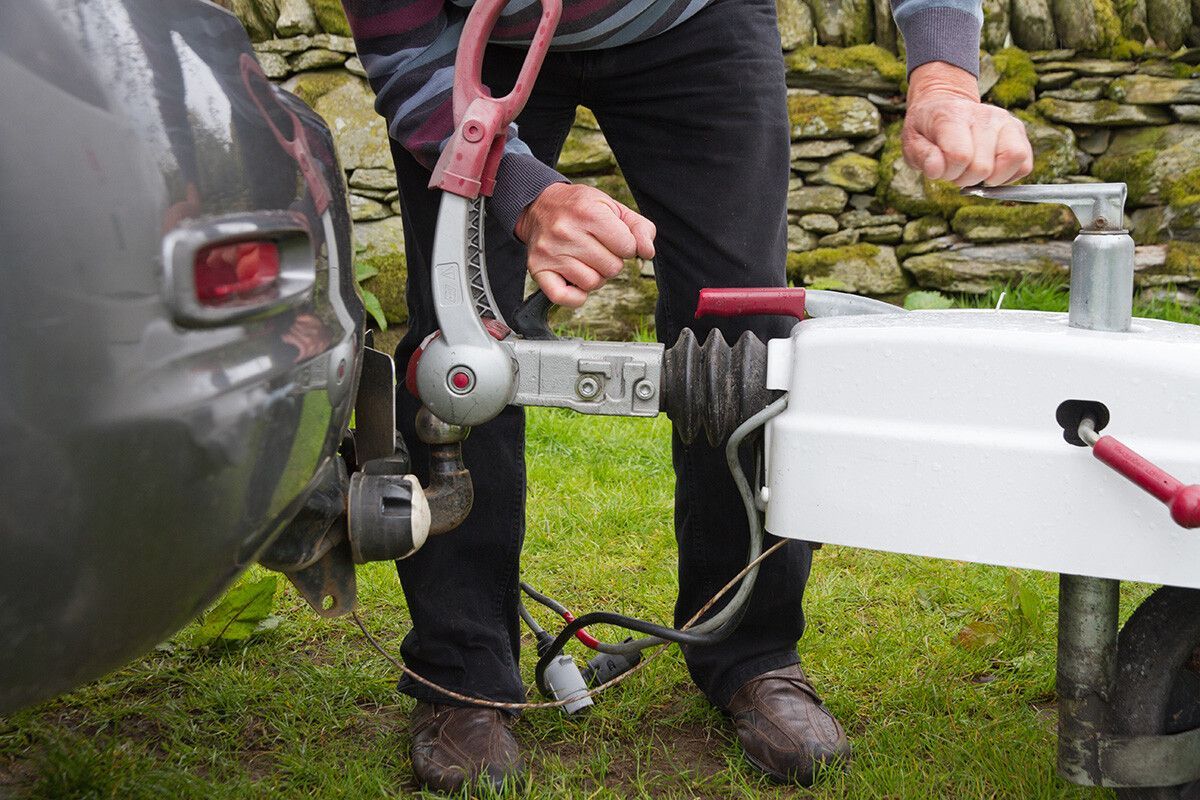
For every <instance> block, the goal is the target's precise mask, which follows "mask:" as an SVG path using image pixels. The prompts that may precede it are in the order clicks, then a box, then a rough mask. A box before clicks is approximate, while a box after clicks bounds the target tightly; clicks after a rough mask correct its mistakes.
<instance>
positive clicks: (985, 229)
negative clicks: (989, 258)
mask: <svg viewBox="0 0 1200 800" xmlns="http://www.w3.org/2000/svg"><path fill="white" fill-rule="evenodd" d="M1074 219H1075V218H1074V216H1073V215H1072V214H1071V212H1070V211H1069V210H1068V209H1067V208H1066V207H1064V206H1060V205H1052V204H1033V205H1029V204H1018V205H1012V206H1000V205H986V206H983V205H980V206H966V207H963V208H960V209H959V210H958V212H957V213H956V214H955V215H954V219H953V220H951V223H950V224H951V226H952V227H953V228H954V232H955V233H957V234H959V235H961V236H963V237H965V238H967V239H969V240H971V241H975V242H1000V241H1009V240H1012V239H1029V238H1034V237H1042V236H1061V235H1062V234H1064V233H1067V232H1068V231H1070V232H1074V230H1075V229H1077V228H1078V226H1077V225H1075V224H1073V223H1074Z"/></svg>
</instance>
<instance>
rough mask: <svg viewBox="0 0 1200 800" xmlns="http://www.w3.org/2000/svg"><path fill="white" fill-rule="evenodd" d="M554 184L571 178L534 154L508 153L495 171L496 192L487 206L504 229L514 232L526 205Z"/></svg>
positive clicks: (566, 181) (565, 181)
mask: <svg viewBox="0 0 1200 800" xmlns="http://www.w3.org/2000/svg"><path fill="white" fill-rule="evenodd" d="M552 183H570V181H568V180H567V179H566V178H565V177H563V176H562V175H560V174H559V173H558V171H557V170H555V169H553V168H552V167H548V166H546V165H545V164H543V163H542V162H541V161H538V160H537V159H536V158H534V157H533V156H531V155H525V154H524V153H505V154H504V155H503V156H502V157H501V158H500V166H499V168H498V169H497V170H496V191H495V193H494V194H493V195H492V199H491V202H490V203H489V204H488V208H489V209H490V210H491V213H492V216H493V217H495V218H496V221H497V222H499V223H500V224H501V225H503V226H504V230H506V231H510V232H511V231H512V230H513V229H514V228H515V227H517V217H519V216H521V212H522V211H524V210H525V208H526V206H528V205H529V204H530V203H532V202H533V201H534V200H535V199H537V196H538V195H539V194H541V193H542V190H543V189H545V188H546V187H547V186H549V185H550V184H552Z"/></svg>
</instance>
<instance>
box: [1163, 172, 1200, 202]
mask: <svg viewBox="0 0 1200 800" xmlns="http://www.w3.org/2000/svg"><path fill="white" fill-rule="evenodd" d="M1163 184H1164V185H1163V195H1164V196H1165V197H1166V199H1167V205H1168V206H1170V207H1171V208H1173V209H1183V208H1187V207H1190V206H1194V205H1196V204H1197V203H1200V168H1197V169H1193V170H1190V171H1188V172H1185V173H1184V174H1183V175H1180V176H1179V177H1178V178H1167V179H1166V180H1165V181H1163Z"/></svg>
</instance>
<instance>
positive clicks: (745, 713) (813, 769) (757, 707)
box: [727, 664, 850, 786]
mask: <svg viewBox="0 0 1200 800" xmlns="http://www.w3.org/2000/svg"><path fill="white" fill-rule="evenodd" d="M727 710H728V711H729V714H730V715H731V716H732V717H733V724H734V727H735V728H736V729H737V736H738V741H740V742H741V743H742V749H743V750H744V751H745V752H746V758H747V759H748V760H749V761H750V763H751V764H753V765H754V766H756V767H758V768H759V769H760V770H762V771H763V772H765V773H766V774H767V775H768V776H770V777H771V778H774V779H775V780H777V781H784V782H794V783H798V784H800V785H801V786H812V784H813V780H814V779H815V777H816V773H817V772H818V771H819V770H820V769H821V768H823V767H826V766H831V765H842V766H844V765H845V764H846V763H848V762H849V761H850V742H849V741H848V740H847V739H846V732H845V731H844V730H842V726H841V725H840V724H839V723H838V721H837V720H836V719H834V716H833V714H831V713H830V712H829V709H827V708H826V707H825V706H824V704H822V703H821V698H819V697H817V693H816V692H815V691H814V690H813V688H812V684H810V683H809V682H808V678H807V677H805V675H804V670H802V669H800V665H799V664H794V665H792V666H790V667H783V668H782V669H777V670H773V671H771V672H766V673H764V674H762V675H759V676H758V677H756V678H751V679H750V680H748V681H747V682H746V683H745V684H744V685H743V686H742V688H740V689H738V690H737V692H735V693H734V695H733V699H732V700H730V701H729V708H728V709H727Z"/></svg>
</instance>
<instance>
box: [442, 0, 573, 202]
mask: <svg viewBox="0 0 1200 800" xmlns="http://www.w3.org/2000/svg"><path fill="white" fill-rule="evenodd" d="M507 2H508V0H478V1H477V2H476V3H475V5H474V7H473V8H472V9H471V13H470V14H468V15H467V21H466V23H464V24H463V31H462V36H461V37H459V42H458V54H457V55H456V56H455V59H454V95H453V97H454V101H453V105H454V125H455V130H454V135H453V136H451V137H450V141H449V142H447V144H446V147H445V149H443V150H442V155H441V157H440V158H439V159H438V162H437V165H436V166H435V167H434V169H433V177H432V179H431V180H430V182H429V186H430V188H437V189H441V190H442V191H445V192H451V193H453V194H457V195H460V196H462V197H468V198H475V197H478V196H479V195H481V194H482V195H484V196H489V195H491V193H492V190H493V189H494V188H495V185H496V169H497V168H498V167H499V166H500V157H501V156H502V155H503V154H504V142H505V131H506V129H507V128H508V124H509V123H510V122H512V121H513V120H514V119H516V118H517V115H518V114H520V113H521V109H522V108H524V107H525V102H526V101H527V100H529V93H530V91H532V90H533V84H534V82H535V81H536V80H537V74H538V70H540V69H541V68H542V61H543V60H545V58H546V51H547V50H549V49H550V40H551V39H552V38H553V37H554V29H555V28H556V27H558V18H559V16H560V15H561V14H562V0H541V4H542V17H541V19H540V20H539V21H538V26H537V30H535V31H534V33H533V40H532V41H531V42H530V44H529V52H528V53H527V54H526V55H525V61H524V63H522V64H521V71H520V73H519V74H518V75H517V80H516V83H514V84H513V88H512V91H510V92H509V93H508V94H506V95H504V96H503V97H492V96H491V93H490V92H489V91H488V89H487V87H486V86H484V85H483V80H482V76H483V53H484V51H485V50H486V49H487V43H488V39H489V38H490V37H491V34H492V29H493V28H494V27H495V26H496V20H497V19H499V18H500V12H501V11H503V10H504V6H505V5H506V4H507Z"/></svg>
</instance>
